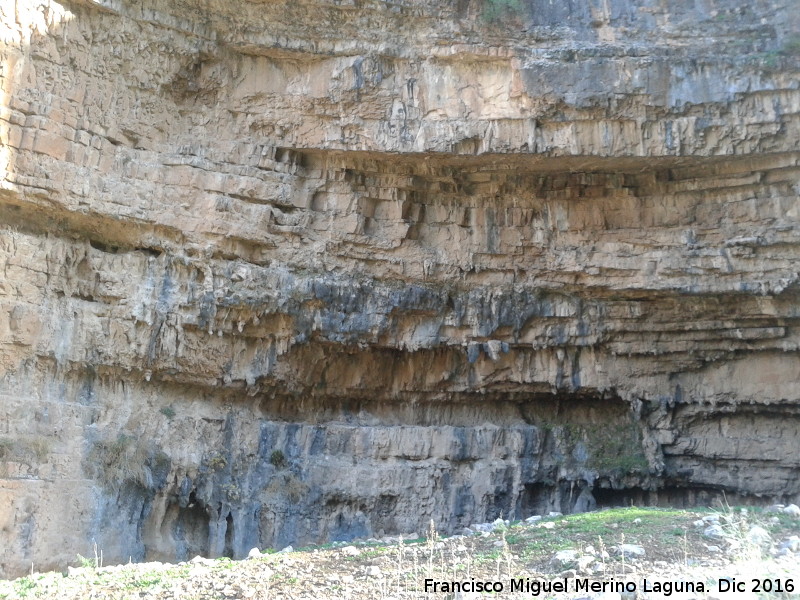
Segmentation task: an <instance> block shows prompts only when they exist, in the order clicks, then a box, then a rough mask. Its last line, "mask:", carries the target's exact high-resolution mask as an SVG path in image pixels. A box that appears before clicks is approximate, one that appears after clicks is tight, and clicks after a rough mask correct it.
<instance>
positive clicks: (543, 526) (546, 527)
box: [536, 521, 556, 529]
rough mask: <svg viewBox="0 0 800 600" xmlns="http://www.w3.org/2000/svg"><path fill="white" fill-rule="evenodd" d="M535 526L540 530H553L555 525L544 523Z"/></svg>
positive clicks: (548, 522)
mask: <svg viewBox="0 0 800 600" xmlns="http://www.w3.org/2000/svg"><path fill="white" fill-rule="evenodd" d="M536 526H537V527H541V528H542V529H553V528H554V527H555V526H556V524H555V523H553V521H546V522H544V523H538V524H537V525H536Z"/></svg>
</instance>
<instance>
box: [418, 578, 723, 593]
mask: <svg viewBox="0 0 800 600" xmlns="http://www.w3.org/2000/svg"><path fill="white" fill-rule="evenodd" d="M708 589H710V588H709V587H708V584H707V583H706V582H703V581H656V580H648V579H642V580H641V581H639V582H636V581H616V580H614V579H609V580H606V581H592V580H590V579H586V578H576V579H568V578H563V579H552V580H543V579H528V578H522V577H520V578H516V579H509V580H507V581H491V580H479V579H468V580H462V581H436V580H433V579H426V580H425V591H426V592H444V593H451V594H452V593H456V592H462V593H464V592H495V593H500V592H522V593H527V594H530V595H531V596H539V595H540V594H552V593H555V592H570V591H574V592H619V593H621V592H636V591H642V592H659V593H661V594H663V595H664V596H671V595H672V594H673V593H676V592H695V593H696V592H700V593H704V592H706V591H708Z"/></svg>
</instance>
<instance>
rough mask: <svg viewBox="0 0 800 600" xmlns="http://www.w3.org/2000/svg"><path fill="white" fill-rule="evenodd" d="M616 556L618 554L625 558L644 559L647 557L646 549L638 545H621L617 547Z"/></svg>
mask: <svg viewBox="0 0 800 600" xmlns="http://www.w3.org/2000/svg"><path fill="white" fill-rule="evenodd" d="M614 554H618V555H620V556H623V557H625V558H642V557H644V555H645V551H644V548H643V547H642V546H637V545H636V544H620V545H619V546H615V548H614Z"/></svg>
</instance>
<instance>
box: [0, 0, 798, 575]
mask: <svg viewBox="0 0 800 600" xmlns="http://www.w3.org/2000/svg"><path fill="white" fill-rule="evenodd" d="M792 4H793V3H791V2H754V3H750V4H748V6H741V3H735V2H732V1H728V0H715V1H714V2H710V3H704V4H702V5H701V4H697V5H696V6H695V5H692V6H691V7H690V3H686V2H681V1H678V0H661V1H658V2H656V1H647V2H632V1H628V0H613V1H611V2H586V3H577V2H574V3H573V2H559V3H547V2H541V1H539V0H526V1H522V2H510V1H506V2H503V1H500V0H493V1H490V0H459V1H458V2H444V1H442V0H424V1H418V0H415V1H411V0H397V1H394V2H384V1H377V0H362V1H358V2H347V1H343V2H326V1H324V0H313V1H312V0H306V1H303V2H284V1H269V2H267V1H254V0H249V1H242V2H236V3H231V2H223V1H221V0H208V1H204V2H199V1H194V0H181V1H175V0H143V1H142V2H128V1H127V0H70V1H67V0H62V1H61V2H60V3H58V2H53V1H50V2H18V3H16V4H14V5H12V6H6V5H3V6H0V169H2V172H3V179H2V185H1V186H0V266H2V273H3V276H2V278H0V540H2V542H3V543H2V544H0V575H4V576H9V575H15V574H19V573H22V572H25V571H28V570H29V569H30V564H31V563H34V565H35V566H36V568H51V567H54V568H63V567H64V565H66V564H68V563H70V562H72V561H74V559H75V555H76V554H77V553H81V554H83V555H90V554H91V553H92V551H93V545H94V544H96V545H97V548H98V549H102V550H103V553H104V557H105V559H106V562H111V561H127V560H128V558H129V557H132V558H133V559H134V560H144V559H147V560H155V559H159V560H160V559H169V560H175V559H183V558H190V557H191V556H193V555H195V554H204V555H210V556H218V555H228V556H235V557H242V556H246V554H247V551H248V550H249V549H250V548H251V547H253V546H259V547H266V546H283V545H287V544H294V545H298V544H305V543H311V542H324V541H329V540H346V539H353V538H356V537H370V536H380V535H384V534H385V535H390V534H396V533H408V532H410V531H424V530H425V529H426V528H427V526H428V522H429V521H430V520H431V519H433V520H434V522H435V523H436V524H437V527H439V528H440V530H442V531H445V532H454V531H458V530H459V529H460V528H463V527H464V526H467V525H469V524H470V523H474V522H484V521H491V520H494V519H495V518H497V517H499V516H501V515H502V516H503V517H504V518H520V517H527V516H529V514H533V513H537V512H542V511H549V510H559V511H564V512H568V511H573V510H585V509H589V508H592V507H593V506H595V505H596V504H599V505H601V506H602V505H610V504H617V503H626V502H631V501H635V502H642V503H651V504H657V503H671V504H691V503H695V502H710V501H712V500H713V499H715V498H717V497H719V496H720V495H721V494H723V493H724V494H726V496H727V498H729V499H738V500H742V501H758V500H759V499H779V500H785V501H790V500H794V501H797V500H798V499H800V478H798V474H799V473H800V457H798V454H797V448H798V441H800V419H799V418H798V413H799V412H800V353H798V344H800V330H799V329H798V320H800V287H798V267H797V265H798V264H800V238H798V218H799V217H800V199H799V194H800V177H798V175H800V88H798V83H797V82H798V73H799V72H800V68H798V67H799V66H800V54H799V53H798V48H799V47H800V24H799V23H798V14H797V11H796V10H794V8H795V7H794V6H793V5H792Z"/></svg>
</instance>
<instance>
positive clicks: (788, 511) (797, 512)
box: [783, 504, 800, 517]
mask: <svg viewBox="0 0 800 600" xmlns="http://www.w3.org/2000/svg"><path fill="white" fill-rule="evenodd" d="M783 514H785V515H789V516H791V517H800V506H797V504H790V505H789V506H787V507H786V508H784V509H783Z"/></svg>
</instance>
